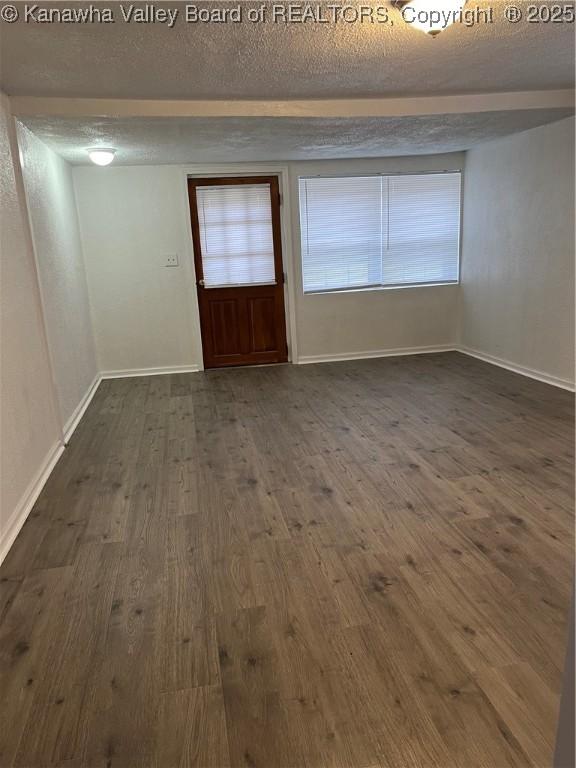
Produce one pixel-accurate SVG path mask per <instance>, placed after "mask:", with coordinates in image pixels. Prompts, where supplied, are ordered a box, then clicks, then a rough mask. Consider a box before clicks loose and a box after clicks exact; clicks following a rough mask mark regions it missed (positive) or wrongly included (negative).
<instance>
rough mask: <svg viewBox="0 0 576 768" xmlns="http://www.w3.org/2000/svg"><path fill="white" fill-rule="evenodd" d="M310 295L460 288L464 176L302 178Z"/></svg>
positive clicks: (304, 262)
mask: <svg viewBox="0 0 576 768" xmlns="http://www.w3.org/2000/svg"><path fill="white" fill-rule="evenodd" d="M300 224H301V240H302V267H303V279H304V291H305V292H313V291H330V290H343V289H347V288H362V287H370V286H387V285H388V286H390V285H411V284H412V285H413V284H426V283H451V282H457V281H458V263H459V249H460V173H427V174H420V175H405V176H364V177H340V178H328V177H316V178H301V179H300Z"/></svg>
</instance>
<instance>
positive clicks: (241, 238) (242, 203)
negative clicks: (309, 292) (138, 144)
mask: <svg viewBox="0 0 576 768" xmlns="http://www.w3.org/2000/svg"><path fill="white" fill-rule="evenodd" d="M188 196H189V200H190V216H191V221H192V239H193V243H194V262H195V265H196V279H197V290H198V304H199V307H200V326H201V330H202V349H203V355H204V366H205V368H221V367H224V366H229V365H261V364H263V363H285V362H286V360H287V359H288V347H287V344H286V320H285V315H284V273H283V267H282V244H281V236H280V193H279V189H278V178H277V177H276V176H247V177H241V178H240V177H231V178H209V179H189V180H188Z"/></svg>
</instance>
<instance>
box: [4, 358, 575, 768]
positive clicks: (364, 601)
mask: <svg viewBox="0 0 576 768" xmlns="http://www.w3.org/2000/svg"><path fill="white" fill-rule="evenodd" d="M573 476H574V403H573V396H572V395H570V394H569V393H567V392H563V391H560V390H558V389H554V388H552V387H549V386H547V385H544V384H542V383H540V382H535V381H532V380H529V379H526V378H522V377H520V376H517V375H515V374H513V373H510V372H508V371H504V370H502V369H498V368H495V367H493V366H490V365H487V364H485V363H481V362H480V361H477V360H473V359H471V358H467V357H464V356H461V355H458V354H457V353H446V354H438V355H426V356H414V357H405V358H394V359H393V358H390V359H385V360H364V361H355V362H343V363H329V364H321V365H314V366H290V365H285V366H272V367H265V368H252V369H250V368H245V369H230V370H212V371H209V372H203V373H194V374H175V375H167V376H155V377H142V378H137V377H136V378H131V379H130V378H127V379H116V380H106V381H103V382H102V383H101V384H100V387H99V389H98V391H97V392H96V394H95V396H94V398H93V400H92V402H91V404H90V406H89V408H88V409H87V411H86V413H85V415H84V417H83V418H82V420H81V422H80V424H79V425H78V427H77V429H76V431H75V433H74V435H73V436H72V438H71V440H70V442H69V445H68V447H67V448H66V450H65V451H64V454H63V456H62V458H61V460H60V461H59V462H58V464H57V466H56V467H55V469H54V471H53V473H52V475H51V476H50V478H49V480H48V482H47V483H46V486H45V488H44V490H43V492H42V494H41V495H40V497H39V499H38V501H37V503H36V505H35V507H34V509H33V510H32V513H31V514H30V516H29V518H28V520H27V522H26V524H25V525H24V527H23V529H22V531H21V533H20V535H19V536H18V538H17V540H16V542H15V544H14V546H13V547H12V550H11V551H10V553H9V554H8V557H7V558H6V560H5V562H4V563H3V565H2V567H1V569H0V686H1V689H2V700H1V702H0V714H1V716H2V728H0V765H1V766H2V768H13V767H14V766H18V768H151V766H154V768H176V766H178V768H184V767H186V768H201V767H202V768H545V766H547V765H550V760H551V752H552V746H553V742H554V737H555V721H556V712H557V707H558V701H559V692H560V685H561V679H562V665H563V661H564V653H565V642H566V623H567V620H568V607H569V602H570V599H571V590H572V574H573V567H574V557H573V553H574V484H573Z"/></svg>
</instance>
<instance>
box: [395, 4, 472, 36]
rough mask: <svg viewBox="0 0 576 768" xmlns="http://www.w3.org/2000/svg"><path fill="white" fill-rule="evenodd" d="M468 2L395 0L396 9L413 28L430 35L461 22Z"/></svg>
mask: <svg viewBox="0 0 576 768" xmlns="http://www.w3.org/2000/svg"><path fill="white" fill-rule="evenodd" d="M467 2H468V0H394V3H393V5H394V7H396V8H398V10H399V11H400V12H401V14H402V18H403V19H404V21H405V22H406V24H408V25H409V26H411V27H415V28H416V29H420V30H422V32H426V33H427V34H428V35H432V36H435V35H438V34H440V32H443V31H444V30H445V29H447V28H448V27H449V26H450V25H451V24H454V23H455V22H456V21H458V20H461V18H462V11H463V9H464V6H465V5H466V3H467Z"/></svg>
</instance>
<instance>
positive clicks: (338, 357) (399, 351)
mask: <svg viewBox="0 0 576 768" xmlns="http://www.w3.org/2000/svg"><path fill="white" fill-rule="evenodd" d="M454 351H455V347H454V345H453V344H437V345H434V346H430V347H397V348H396V349H371V350H367V351H365V352H341V353H340V352H339V353H337V354H332V355H303V356H301V357H299V358H298V360H297V361H296V362H297V363H298V365H307V364H308V363H335V362H339V361H343V360H369V359H371V358H375V357H401V356H404V355H429V354H433V353H434V352H454Z"/></svg>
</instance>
